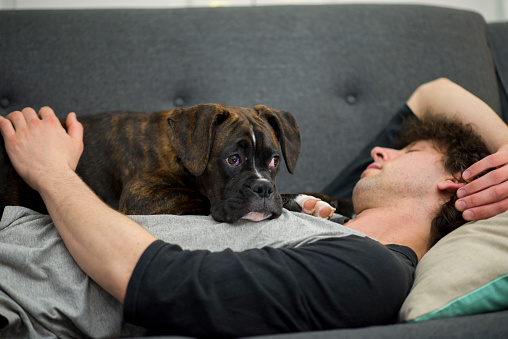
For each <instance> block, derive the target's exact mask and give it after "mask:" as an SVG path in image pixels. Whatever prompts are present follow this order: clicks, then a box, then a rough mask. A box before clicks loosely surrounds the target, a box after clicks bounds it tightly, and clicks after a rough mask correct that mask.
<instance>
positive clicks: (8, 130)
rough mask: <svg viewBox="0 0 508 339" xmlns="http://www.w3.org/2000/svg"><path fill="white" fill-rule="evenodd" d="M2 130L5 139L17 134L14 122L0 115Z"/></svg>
mask: <svg viewBox="0 0 508 339" xmlns="http://www.w3.org/2000/svg"><path fill="white" fill-rule="evenodd" d="M0 132H2V136H3V137H4V139H7V138H11V137H12V136H13V135H15V134H16V131H15V130H14V126H12V123H11V121H10V120H9V119H6V118H4V117H3V116H0Z"/></svg>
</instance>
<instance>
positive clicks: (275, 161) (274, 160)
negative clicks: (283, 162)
mask: <svg viewBox="0 0 508 339" xmlns="http://www.w3.org/2000/svg"><path fill="white" fill-rule="evenodd" d="M279 162H280V158H279V156H278V155H276V156H274V157H273V158H272V161H271V162H270V165H268V166H269V167H274V168H275V167H277V166H279Z"/></svg>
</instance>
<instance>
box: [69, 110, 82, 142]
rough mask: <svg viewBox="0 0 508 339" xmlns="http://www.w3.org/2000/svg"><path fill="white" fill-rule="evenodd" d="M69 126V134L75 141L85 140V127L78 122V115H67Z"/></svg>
mask: <svg viewBox="0 0 508 339" xmlns="http://www.w3.org/2000/svg"><path fill="white" fill-rule="evenodd" d="M65 124H66V125H67V133H69V136H70V137H71V138H73V139H77V140H80V141H81V140H83V125H81V123H80V122H79V121H78V118H77V117H76V113H74V112H72V113H69V115H67V120H66V121H65Z"/></svg>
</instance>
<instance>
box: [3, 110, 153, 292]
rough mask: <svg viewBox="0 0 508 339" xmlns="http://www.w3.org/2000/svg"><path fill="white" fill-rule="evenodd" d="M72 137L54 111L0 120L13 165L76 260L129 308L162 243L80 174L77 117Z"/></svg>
mask: <svg viewBox="0 0 508 339" xmlns="http://www.w3.org/2000/svg"><path fill="white" fill-rule="evenodd" d="M67 127H68V133H67V132H66V131H65V130H64V129H63V127H62V125H61V124H60V122H59V120H58V119H57V118H56V116H55V114H54V113H53V111H52V110H51V109H50V108H48V107H45V108H42V109H41V110H40V112H39V116H37V114H36V112H35V111H34V110H33V109H30V108H26V109H24V110H23V111H22V112H13V113H11V114H10V115H9V116H8V117H7V119H5V118H3V117H0V130H1V132H2V135H3V137H4V139H5V147H6V150H7V153H8V154H9V157H10V159H11V162H12V164H13V166H14V168H15V169H16V171H17V172H18V174H20V176H21V177H22V178H23V179H24V180H25V181H26V182H27V183H28V184H29V185H30V186H31V187H32V188H33V189H35V190H37V191H38V192H39V193H40V194H41V196H42V198H43V200H44V203H45V204H46V206H47V208H48V211H49V214H50V215H51V218H52V219H53V222H54V224H55V227H56V228H57V230H58V232H59V233H60V235H61V237H62V239H63V240H64V243H65V245H66V246H67V248H68V249H69V252H70V253H71V254H72V256H73V258H74V260H76V262H77V263H78V265H79V266H80V267H81V268H82V269H83V271H85V272H86V273H87V274H88V275H90V277H91V278H92V279H93V280H95V281H96V282H97V283H98V284H99V285H101V286H102V287H103V288H104V289H105V290H107V291H108V292H109V293H110V294H112V295H113V296H114V297H115V298H116V299H118V300H119V301H121V302H123V299H124V297H125V292H126V290H127V284H128V282H129V279H130V277H131V274H132V271H133V270H134V267H135V265H136V263H137V262H138V260H139V258H140V257H141V254H142V253H143V252H144V250H145V249H146V248H147V247H148V246H149V245H150V244H151V243H152V242H153V241H155V240H156V238H155V237H154V236H153V235H151V234H150V233H149V232H147V231H146V230H145V229H143V228H142V227H141V226H139V225H138V224H137V223H135V222H134V221H132V220H131V219H129V218H128V217H126V216H124V215H122V214H120V213H118V212H116V211H114V210H113V209H111V208H109V207H108V206H107V205H106V204H104V203H103V202H102V201H101V200H100V199H99V198H98V197H97V196H96V195H95V194H94V193H93V192H92V190H91V189H90V188H89V187H88V186H87V185H86V184H85V183H84V182H83V181H82V180H81V179H80V178H79V177H78V175H77V174H76V173H75V172H74V170H75V168H76V166H77V163H78V160H79V158H80V156H81V153H82V150H83V128H82V126H81V124H80V123H79V122H78V121H77V119H76V116H75V115H74V114H70V115H69V116H68V118H67Z"/></svg>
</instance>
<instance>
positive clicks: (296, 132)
mask: <svg viewBox="0 0 508 339" xmlns="http://www.w3.org/2000/svg"><path fill="white" fill-rule="evenodd" d="M254 109H255V110H256V111H257V112H258V114H259V116H260V117H262V118H264V119H266V120H267V121H268V123H269V124H270V126H272V128H273V130H274V131H275V134H276V135H277V139H279V143H280V147H281V149H282V155H283V156H284V160H285V161H286V167H287V169H288V171H289V173H293V172H294V170H295V167H296V160H297V159H298V155H299V154H300V147H301V141H300V129H299V128H298V123H297V122H296V119H295V118H294V117H293V115H292V114H291V113H289V112H288V111H279V110H275V109H271V108H268V107H266V106H264V105H258V106H254Z"/></svg>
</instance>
